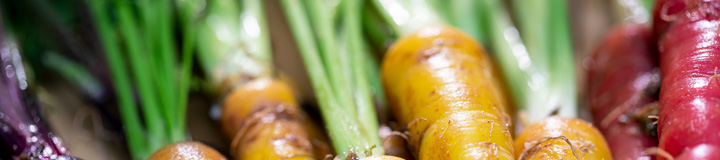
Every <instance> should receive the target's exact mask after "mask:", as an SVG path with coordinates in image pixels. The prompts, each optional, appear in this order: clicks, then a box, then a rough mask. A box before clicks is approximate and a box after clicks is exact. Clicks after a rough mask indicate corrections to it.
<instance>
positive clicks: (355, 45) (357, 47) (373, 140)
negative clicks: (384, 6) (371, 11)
mask: <svg viewBox="0 0 720 160" xmlns="http://www.w3.org/2000/svg"><path fill="white" fill-rule="evenodd" d="M361 4H363V3H362V1H361V0H345V1H344V2H343V5H344V10H343V11H344V14H343V15H344V16H345V17H344V18H343V20H344V23H343V28H344V33H345V38H346V45H347V47H346V48H347V52H346V53H348V54H349V57H352V60H353V61H352V62H351V64H352V67H350V68H351V69H352V74H353V79H354V80H355V82H354V83H353V85H354V87H353V91H355V94H354V95H355V96H354V97H355V106H356V108H355V109H356V110H357V114H358V119H359V122H360V125H361V126H362V128H361V129H362V131H364V132H365V134H364V136H365V137H367V138H368V140H369V141H367V142H366V143H367V145H366V146H364V147H365V148H372V147H373V146H375V148H374V149H373V150H372V153H373V154H378V155H382V154H384V153H383V150H382V147H380V146H382V143H380V136H379V135H378V120H377V112H375V106H374V104H373V100H372V95H371V94H370V84H369V82H368V76H367V75H366V71H365V70H366V69H367V66H365V65H366V64H367V62H365V61H367V60H366V59H365V56H364V55H367V54H370V53H368V52H363V51H366V49H364V45H363V39H362V29H361V28H360V27H361V24H360V22H361V20H360V13H361V10H360V8H359V7H357V6H361Z"/></svg>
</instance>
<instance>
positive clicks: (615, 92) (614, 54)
mask: <svg viewBox="0 0 720 160" xmlns="http://www.w3.org/2000/svg"><path fill="white" fill-rule="evenodd" d="M651 48H652V47H651V41H650V29H649V27H646V26H644V25H640V24H625V25H621V26H618V27H617V28H615V29H613V30H612V31H610V32H609V33H608V34H607V36H606V37H605V38H604V39H603V41H602V42H601V43H600V45H599V46H597V49H596V50H595V51H594V52H593V53H592V55H591V57H588V58H589V59H587V60H586V61H588V62H590V63H589V64H588V66H586V67H587V69H588V70H587V80H588V81H587V84H588V87H587V92H588V93H587V94H586V96H587V97H588V98H587V100H588V106H589V107H590V109H591V111H592V114H593V122H594V124H595V125H597V126H599V129H600V131H601V132H602V133H603V134H604V135H605V138H606V139H607V140H608V144H609V145H610V148H611V150H612V153H613V158H615V159H638V158H641V157H646V154H645V150H646V149H647V148H651V147H655V146H657V139H656V137H651V136H650V135H648V134H645V132H643V129H642V128H645V126H642V124H644V123H642V120H641V119H647V116H641V115H638V114H635V113H638V112H641V110H643V109H646V107H645V106H647V105H650V104H651V103H653V102H654V101H656V99H657V88H658V87H657V85H659V84H656V82H658V81H659V78H658V77H657V76H653V69H654V68H655V67H656V66H657V63H656V62H655V61H654V55H653V52H652V50H651ZM653 82H655V83H653ZM649 88H650V89H649ZM652 88H654V89H652ZM621 119H622V120H621Z"/></svg>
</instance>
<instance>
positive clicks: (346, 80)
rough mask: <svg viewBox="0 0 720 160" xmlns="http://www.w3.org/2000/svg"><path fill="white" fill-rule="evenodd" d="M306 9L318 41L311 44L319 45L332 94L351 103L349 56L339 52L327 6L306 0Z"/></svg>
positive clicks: (345, 103) (342, 102) (351, 112)
mask: <svg viewBox="0 0 720 160" xmlns="http://www.w3.org/2000/svg"><path fill="white" fill-rule="evenodd" d="M307 2H308V3H307V4H308V6H307V7H308V9H309V10H308V11H309V12H307V13H309V17H311V21H312V24H314V25H311V26H313V27H314V33H315V35H316V36H317V38H318V41H317V42H319V43H313V45H315V44H318V45H316V46H320V50H319V51H320V52H319V53H320V55H321V57H322V58H323V60H324V68H325V69H326V71H327V73H326V74H327V76H328V77H329V78H330V84H331V86H332V87H331V89H332V90H333V94H334V95H338V96H337V97H336V98H338V99H337V100H338V102H339V103H340V105H343V106H351V105H353V104H354V103H353V99H352V98H351V97H349V96H342V95H352V92H351V91H352V90H351V89H350V83H351V81H352V79H351V78H350V77H349V75H350V74H349V73H348V72H344V71H348V70H349V64H348V61H349V58H348V57H347V56H346V55H347V54H343V53H339V51H340V49H339V48H338V45H340V44H342V43H337V42H338V41H339V40H338V39H337V38H336V37H337V35H336V34H335V29H334V27H333V22H332V18H331V16H330V14H329V12H328V9H327V7H324V6H327V5H325V4H324V0H308V1H307ZM344 110H345V111H346V112H349V115H351V117H352V118H353V119H355V118H356V115H357V114H355V111H354V110H350V109H344Z"/></svg>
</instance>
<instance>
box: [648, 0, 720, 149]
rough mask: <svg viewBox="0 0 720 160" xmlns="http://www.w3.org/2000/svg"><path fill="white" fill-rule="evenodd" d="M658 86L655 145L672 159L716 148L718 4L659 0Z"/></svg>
mask: <svg viewBox="0 0 720 160" xmlns="http://www.w3.org/2000/svg"><path fill="white" fill-rule="evenodd" d="M655 11H656V12H655V15H654V16H655V20H657V21H656V22H654V26H655V27H654V28H655V29H658V30H656V31H655V33H656V34H658V35H656V37H657V38H658V40H659V41H658V46H659V51H660V52H659V59H660V70H661V73H662V77H661V78H662V85H661V88H662V89H661V91H660V110H659V111H660V112H659V121H658V122H659V123H658V135H659V143H660V144H659V146H660V148H661V149H663V150H665V151H666V152H668V153H669V154H670V155H672V156H678V155H681V154H685V153H684V152H688V151H689V149H691V148H696V147H697V146H699V145H703V144H704V145H708V146H712V147H718V146H720V134H718V133H720V128H719V127H718V126H720V99H718V97H720V78H718V77H719V76H718V74H717V69H718V67H720V47H718V45H717V44H718V42H720V37H719V36H718V35H717V34H718V31H719V30H720V1H700V0H664V1H659V2H658V5H657V6H655Z"/></svg>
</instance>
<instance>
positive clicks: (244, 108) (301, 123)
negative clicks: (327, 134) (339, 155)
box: [220, 78, 330, 159]
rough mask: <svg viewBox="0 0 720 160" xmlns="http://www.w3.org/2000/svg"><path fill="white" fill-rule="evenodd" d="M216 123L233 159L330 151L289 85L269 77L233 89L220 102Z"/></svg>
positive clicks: (320, 155) (303, 155)
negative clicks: (227, 143)
mask: <svg viewBox="0 0 720 160" xmlns="http://www.w3.org/2000/svg"><path fill="white" fill-rule="evenodd" d="M220 123H221V124H222V128H223V130H224V132H225V134H226V136H227V137H228V138H230V139H232V144H231V151H230V152H231V154H232V155H233V156H234V157H235V158H236V159H288V158H293V159H322V158H324V157H325V156H326V155H327V154H329V153H330V146H329V145H328V144H327V143H326V140H325V138H324V137H323V135H322V133H321V132H320V130H319V129H318V128H317V127H316V126H314V125H313V124H312V123H310V122H309V120H308V119H307V116H306V115H305V114H304V113H302V111H301V110H300V108H299V107H298V105H297V101H296V100H295V96H294V95H293V92H292V90H291V89H290V87H289V86H288V85H287V84H285V83H283V82H280V81H276V80H273V79H268V78H261V79H257V80H253V81H251V82H248V83H247V84H244V85H242V86H240V87H238V88H236V89H234V90H233V91H232V92H231V93H230V94H229V95H228V96H227V98H226V99H225V101H224V102H223V112H222V115H221V118H220Z"/></svg>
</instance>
